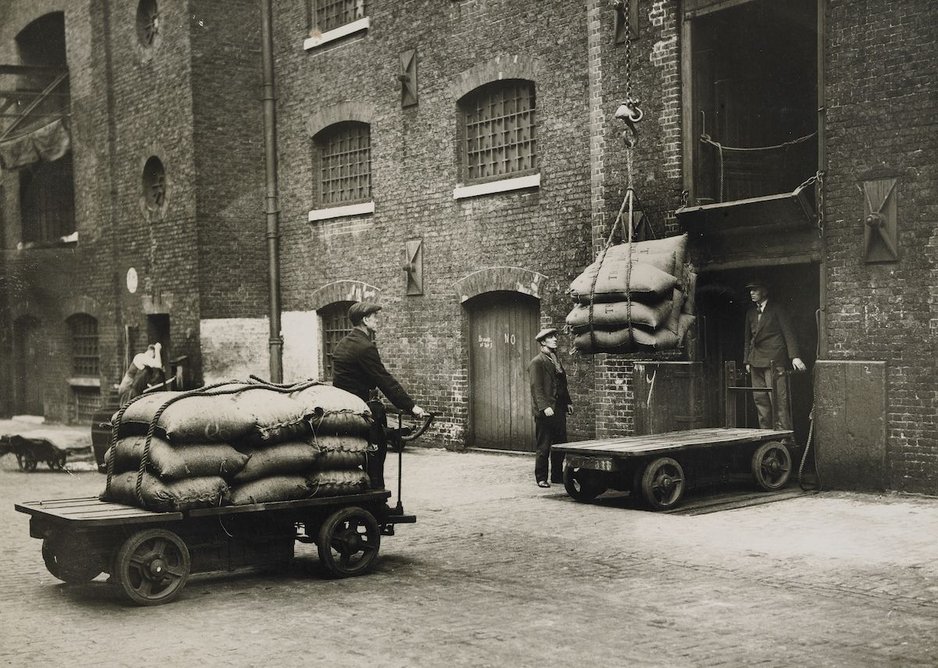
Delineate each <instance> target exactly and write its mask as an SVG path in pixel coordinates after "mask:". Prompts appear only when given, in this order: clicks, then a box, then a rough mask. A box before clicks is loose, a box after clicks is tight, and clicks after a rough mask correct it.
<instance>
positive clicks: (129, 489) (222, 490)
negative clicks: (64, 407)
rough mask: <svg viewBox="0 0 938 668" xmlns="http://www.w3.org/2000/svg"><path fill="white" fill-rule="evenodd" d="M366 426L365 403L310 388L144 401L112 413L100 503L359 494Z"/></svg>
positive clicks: (227, 390) (174, 504)
mask: <svg viewBox="0 0 938 668" xmlns="http://www.w3.org/2000/svg"><path fill="white" fill-rule="evenodd" d="M370 427H371V413H370V411H369V410H368V406H367V404H365V402H364V401H362V400H361V399H359V398H358V397H356V396H355V395H353V394H351V393H349V392H345V391H344V390H340V389H338V388H335V387H332V386H331V385H323V384H321V383H318V382H313V381H310V382H306V383H302V384H295V385H274V384H271V383H262V382H249V383H241V382H228V383H221V384H218V385H213V386H207V387H204V388H200V389H198V390H192V391H189V392H158V393H152V394H144V395H141V396H139V397H137V398H136V399H134V400H133V401H132V402H131V403H130V404H128V405H127V406H126V407H125V408H124V409H122V410H121V411H118V413H116V414H115V416H114V419H113V424H112V428H113V430H114V434H113V435H114V437H113V438H112V441H111V447H110V448H109V450H108V453H107V465H108V481H107V486H106V488H105V491H104V492H103V493H102V494H101V499H102V500H105V501H116V502H118V503H125V504H129V505H135V506H140V507H143V508H146V509H148V510H158V511H166V510H184V509H189V508H200V507H210V506H218V505H228V504H231V505H240V504H246V503H264V502H269V501H290V500H295V499H305V498H310V497H314V496H335V495H339V494H351V493H356V492H360V491H363V490H365V489H367V488H368V476H367V474H366V473H365V470H366V462H367V457H368V456H369V454H370V452H371V451H372V450H371V445H370V444H369V442H368V431H369V428H370Z"/></svg>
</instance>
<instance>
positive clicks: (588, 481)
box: [563, 466, 606, 501]
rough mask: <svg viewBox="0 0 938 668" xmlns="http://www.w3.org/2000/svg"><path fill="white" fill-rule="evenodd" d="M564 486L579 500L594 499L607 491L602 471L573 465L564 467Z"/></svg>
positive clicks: (568, 492)
mask: <svg viewBox="0 0 938 668" xmlns="http://www.w3.org/2000/svg"><path fill="white" fill-rule="evenodd" d="M563 487H564V489H565V490H567V494H569V495H570V496H571V497H573V498H574V499H576V500H577V501H592V500H593V499H595V498H596V497H597V496H599V495H600V494H602V493H603V492H605V491H606V485H605V484H603V480H602V476H601V474H600V473H598V472H596V471H591V470H590V469H584V468H578V467H573V466H564V467H563Z"/></svg>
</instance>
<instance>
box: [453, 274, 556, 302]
mask: <svg viewBox="0 0 938 668" xmlns="http://www.w3.org/2000/svg"><path fill="white" fill-rule="evenodd" d="M546 281H547V276H545V275H544V274H540V273H538V272H536V271H531V270H530V269H524V268H522V267H486V268H485V269H480V270H478V271H475V272H473V273H471V274H469V275H468V276H464V277H463V278H461V279H459V280H458V281H456V283H455V285H454V286H453V287H454V288H455V289H456V296H457V297H458V298H459V302H460V303H464V302H466V301H468V300H470V299H472V298H473V297H476V296H478V295H481V294H484V293H486V292H495V291H500V290H505V291H509V292H522V293H524V294H526V295H531V296H532V297H534V298H535V299H540V298H541V286H542V285H543V284H544V283H545V282H546Z"/></svg>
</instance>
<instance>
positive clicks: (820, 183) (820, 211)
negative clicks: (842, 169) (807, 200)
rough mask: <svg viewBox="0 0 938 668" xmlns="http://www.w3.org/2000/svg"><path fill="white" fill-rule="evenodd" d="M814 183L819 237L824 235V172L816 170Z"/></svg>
mask: <svg viewBox="0 0 938 668" xmlns="http://www.w3.org/2000/svg"><path fill="white" fill-rule="evenodd" d="M815 178H816V179H817V181H816V182H815V184H814V208H815V211H816V212H817V233H818V236H819V237H821V236H823V235H824V172H823V170H820V169H819V170H818V171H817V174H816V177H815Z"/></svg>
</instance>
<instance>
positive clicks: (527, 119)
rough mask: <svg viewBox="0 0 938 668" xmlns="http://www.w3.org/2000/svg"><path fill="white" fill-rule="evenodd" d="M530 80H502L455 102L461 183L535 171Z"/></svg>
mask: <svg viewBox="0 0 938 668" xmlns="http://www.w3.org/2000/svg"><path fill="white" fill-rule="evenodd" d="M534 112H535V97H534V84H533V83H532V82H530V81H525V80H523V79H506V80H504V81H496V82H493V83H489V84H485V85H484V86H480V87H479V88H477V89H475V90H474V91H472V92H471V93H469V94H468V95H466V96H465V97H463V98H462V99H461V100H460V101H459V113H460V122H459V138H460V176H461V180H462V181H463V182H464V183H469V182H479V181H492V180H496V179H505V178H512V177H515V176H523V175H525V174H533V173H534V172H536V171H537V143H536V138H535V132H534V128H535V124H534Z"/></svg>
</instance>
